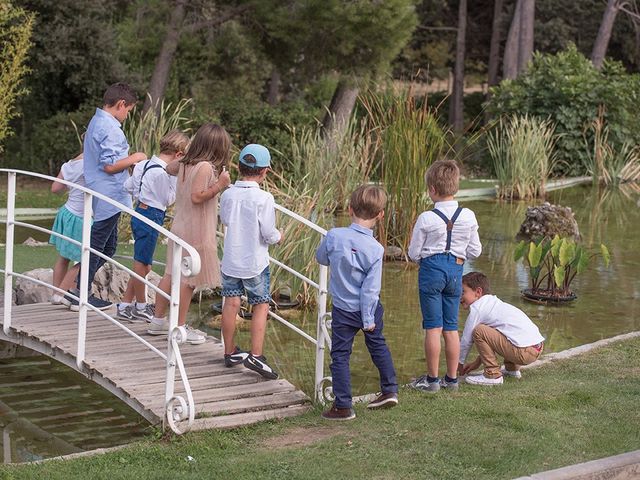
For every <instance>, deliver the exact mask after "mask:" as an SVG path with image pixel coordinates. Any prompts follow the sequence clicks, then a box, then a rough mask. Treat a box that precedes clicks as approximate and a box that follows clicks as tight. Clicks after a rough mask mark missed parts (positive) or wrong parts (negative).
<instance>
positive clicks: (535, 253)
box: [529, 242, 542, 268]
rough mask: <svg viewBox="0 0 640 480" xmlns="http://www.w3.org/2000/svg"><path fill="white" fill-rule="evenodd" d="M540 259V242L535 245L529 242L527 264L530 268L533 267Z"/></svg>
mask: <svg viewBox="0 0 640 480" xmlns="http://www.w3.org/2000/svg"><path fill="white" fill-rule="evenodd" d="M541 259H542V244H539V245H536V244H535V243H533V242H531V243H530V244H529V265H530V266H531V268H535V267H537V266H538V265H540V260H541Z"/></svg>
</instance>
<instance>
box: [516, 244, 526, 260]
mask: <svg viewBox="0 0 640 480" xmlns="http://www.w3.org/2000/svg"><path fill="white" fill-rule="evenodd" d="M526 250H527V244H526V242H525V241H524V240H521V241H520V243H518V245H516V249H515V251H514V252H513V260H514V261H516V262H517V261H518V260H520V259H521V258H522V257H524V252H525V251H526Z"/></svg>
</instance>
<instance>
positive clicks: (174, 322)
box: [164, 242, 192, 421]
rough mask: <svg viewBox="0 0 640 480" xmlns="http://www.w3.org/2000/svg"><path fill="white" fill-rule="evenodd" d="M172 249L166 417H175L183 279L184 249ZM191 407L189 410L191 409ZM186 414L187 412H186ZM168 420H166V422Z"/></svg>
mask: <svg viewBox="0 0 640 480" xmlns="http://www.w3.org/2000/svg"><path fill="white" fill-rule="evenodd" d="M172 243H173V247H172V253H173V255H172V257H171V259H170V260H169V261H170V262H171V298H170V300H169V335H167V377H166V380H165V394H164V402H165V406H166V415H167V417H168V416H169V415H173V394H174V390H175V379H176V352H175V350H174V348H173V342H172V341H171V340H172V337H173V331H174V329H175V328H176V327H177V326H178V315H179V312H180V281H181V277H182V275H181V274H182V270H181V265H182V247H181V246H180V245H178V244H176V243H175V242H172ZM191 407H192V405H189V406H188V407H187V408H191ZM185 413H186V412H185ZM166 420H168V418H165V421H166Z"/></svg>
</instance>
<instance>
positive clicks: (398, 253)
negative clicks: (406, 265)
mask: <svg viewBox="0 0 640 480" xmlns="http://www.w3.org/2000/svg"><path fill="white" fill-rule="evenodd" d="M384 256H385V258H386V259H387V260H404V253H403V252H402V249H401V248H400V247H396V246H394V245H389V246H388V247H386V248H385V249H384Z"/></svg>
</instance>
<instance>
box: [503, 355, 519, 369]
mask: <svg viewBox="0 0 640 480" xmlns="http://www.w3.org/2000/svg"><path fill="white" fill-rule="evenodd" d="M504 368H505V370H508V371H510V372H517V371H518V370H520V365H517V364H515V363H513V362H510V361H508V360H507V359H506V358H505V359H504Z"/></svg>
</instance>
